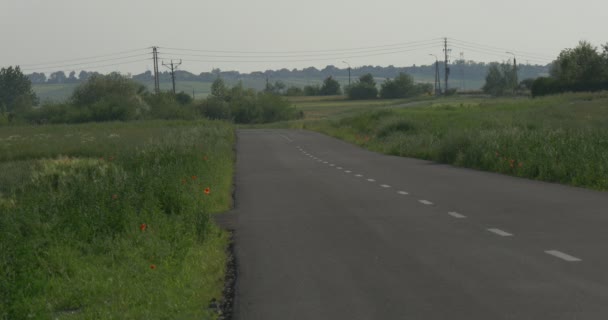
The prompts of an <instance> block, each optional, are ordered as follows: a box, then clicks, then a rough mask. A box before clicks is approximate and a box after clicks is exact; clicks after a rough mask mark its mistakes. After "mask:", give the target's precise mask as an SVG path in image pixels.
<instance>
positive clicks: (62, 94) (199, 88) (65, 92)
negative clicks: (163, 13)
mask: <svg viewBox="0 0 608 320" xmlns="http://www.w3.org/2000/svg"><path fill="white" fill-rule="evenodd" d="M276 80H277V79H269V81H270V82H271V83H274V82H275V81H276ZM280 80H281V81H282V82H283V83H285V84H286V85H287V86H297V87H304V86H306V85H315V84H319V85H320V84H322V83H323V79H306V78H289V79H280ZM336 80H337V81H338V82H339V83H340V85H341V86H342V88H344V87H345V86H346V85H348V77H337V78H336ZM356 80H357V77H354V76H353V77H352V79H351V81H352V82H354V81H356ZM415 80H416V81H417V82H428V83H433V79H432V78H420V77H416V78H415ZM383 81H384V79H383V78H377V79H376V82H377V83H378V86H379V85H380V83H382V82H383ZM242 82H243V85H244V86H245V87H247V88H253V89H256V90H263V89H264V87H265V86H266V78H260V79H244V80H243V81H242ZM226 83H227V84H228V85H235V84H237V83H238V81H236V80H230V81H226ZM450 84H451V85H452V86H454V87H455V88H459V87H460V81H459V80H458V79H452V80H451V82H450ZM77 85H78V84H34V85H33V89H34V92H36V95H37V96H38V97H39V98H40V100H41V101H43V102H44V101H56V102H63V101H65V100H66V99H68V97H69V96H70V95H71V94H72V92H73V91H74V88H76V86H77ZM143 85H144V86H146V87H147V88H148V90H150V91H153V90H154V83H152V82H148V83H144V84H143ZM441 85H442V86H443V83H442V84H441ZM482 85H483V82H482V81H467V86H466V88H467V89H468V90H471V89H479V88H481V86H482ZM160 87H161V90H164V91H169V90H172V84H171V82H162V83H161V86H160ZM176 90H177V91H178V92H180V91H183V92H185V93H187V94H190V95H192V94H193V93H194V95H195V97H196V98H197V99H198V98H204V97H206V96H207V95H208V94H209V93H210V92H211V82H199V81H177V82H176Z"/></svg>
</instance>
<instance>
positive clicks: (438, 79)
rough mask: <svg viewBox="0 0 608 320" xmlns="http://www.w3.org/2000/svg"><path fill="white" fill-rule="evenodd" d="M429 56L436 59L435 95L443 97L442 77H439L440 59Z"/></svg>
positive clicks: (430, 54)
mask: <svg viewBox="0 0 608 320" xmlns="http://www.w3.org/2000/svg"><path fill="white" fill-rule="evenodd" d="M429 56H433V57H435V95H436V96H440V95H441V77H440V76H439V58H437V56H436V55H434V54H432V53H429Z"/></svg>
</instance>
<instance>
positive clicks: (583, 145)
mask: <svg viewBox="0 0 608 320" xmlns="http://www.w3.org/2000/svg"><path fill="white" fill-rule="evenodd" d="M294 103H295V104H298V103H297V102H294ZM374 103H376V102H374ZM378 103H380V102H378ZM299 104H300V105H301V107H302V109H304V110H305V115H306V116H307V119H305V120H303V121H297V122H290V123H282V124H280V125H275V126H287V127H294V128H306V129H310V130H315V131H319V132H323V133H326V134H329V135H332V136H335V137H338V138H341V139H344V140H347V141H350V142H353V143H356V144H358V145H361V146H363V147H365V148H368V149H371V150H375V151H378V152H383V153H386V154H391V155H398V156H407V157H415V158H421V159H428V160H433V161H437V162H441V163H448V164H453V165H456V166H462V167H468V168H474V169H479V170H487V171H493V172H499V173H503V174H509V175H514V176H519V177H525V178H530V179H537V180H543V181H550V182H558V183H563V184H569V185H574V186H580V187H586V188H592V189H597V190H608V93H606V92H603V93H593V94H592V93H584V94H564V95H558V96H550V97H545V98H536V99H528V98H504V99H490V98H475V99H471V98H458V97H455V98H448V99H443V98H442V99H431V100H426V101H419V102H414V103H410V104H397V105H395V106H392V107H391V106H382V105H381V104H378V105H373V104H372V103H369V102H368V103H367V106H365V104H366V103H363V102H348V101H328V100H318V101H316V102H315V101H314V100H309V101H306V102H305V103H302V102H300V103H299ZM357 106H360V107H361V108H359V107H357ZM338 110H342V111H344V112H339V111H338ZM319 114H322V115H324V116H321V117H319V116H318V115H319ZM318 119H324V120H318Z"/></svg>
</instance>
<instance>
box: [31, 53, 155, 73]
mask: <svg viewBox="0 0 608 320" xmlns="http://www.w3.org/2000/svg"><path fill="white" fill-rule="evenodd" d="M147 55H148V53H144V54H136V55H131V56H124V57H116V58H112V59H104V60H96V61H88V62H81V63H73V64H65V65H46V66H41V67H36V68H35V69H38V70H41V69H58V68H67V67H77V66H83V65H89V64H91V63H102V62H108V61H117V60H123V59H129V58H136V57H142V56H147Z"/></svg>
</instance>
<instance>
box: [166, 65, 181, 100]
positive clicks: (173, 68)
mask: <svg viewBox="0 0 608 320" xmlns="http://www.w3.org/2000/svg"><path fill="white" fill-rule="evenodd" d="M181 64H182V60H179V63H174V62H173V60H171V63H169V64H165V62H164V61H163V66H165V67H167V68H169V69H171V81H173V94H175V71H176V70H177V67H179V66H180V65H181Z"/></svg>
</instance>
